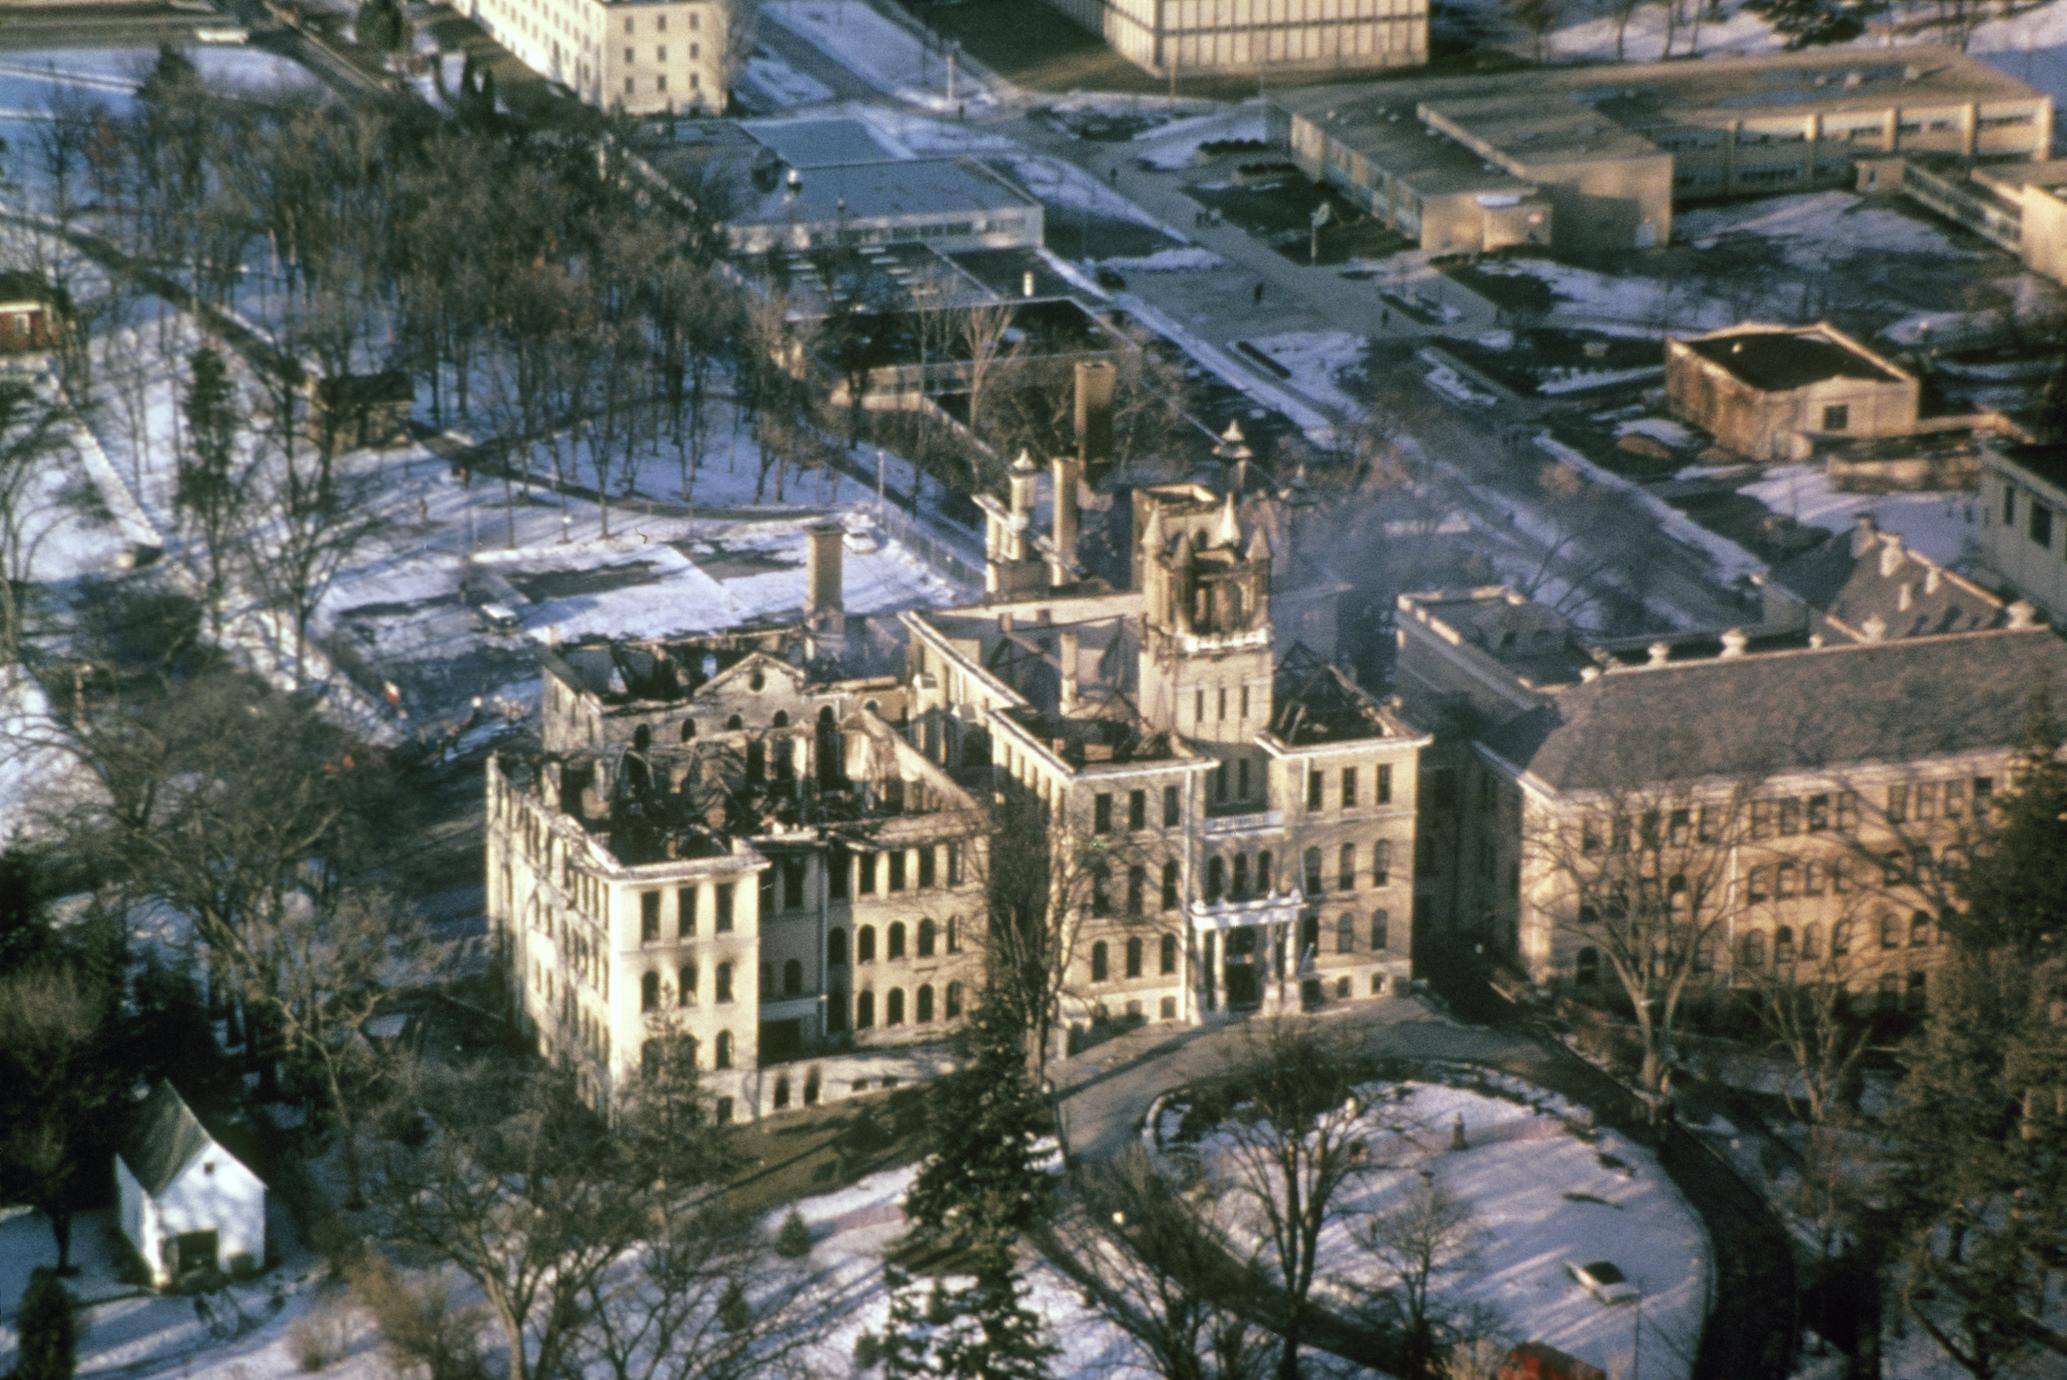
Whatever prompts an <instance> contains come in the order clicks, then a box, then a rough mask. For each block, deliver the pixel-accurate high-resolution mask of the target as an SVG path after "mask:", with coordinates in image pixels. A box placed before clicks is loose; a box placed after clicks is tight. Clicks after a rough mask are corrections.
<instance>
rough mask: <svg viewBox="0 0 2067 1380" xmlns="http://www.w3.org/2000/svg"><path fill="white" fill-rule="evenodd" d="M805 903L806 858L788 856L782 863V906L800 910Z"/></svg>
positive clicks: (786, 908) (785, 908) (787, 908)
mask: <svg viewBox="0 0 2067 1380" xmlns="http://www.w3.org/2000/svg"><path fill="white" fill-rule="evenodd" d="M803 905H804V860H803V859H802V858H788V859H785V860H784V861H783V864H782V908H783V909H784V910H800V909H802V908H803Z"/></svg>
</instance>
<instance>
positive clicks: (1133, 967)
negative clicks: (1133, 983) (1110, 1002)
mask: <svg viewBox="0 0 2067 1380" xmlns="http://www.w3.org/2000/svg"><path fill="white" fill-rule="evenodd" d="M1141 952H1142V943H1141V941H1140V940H1139V939H1129V940H1128V941H1127V976H1128V977H1130V978H1138V977H1140V976H1141Z"/></svg>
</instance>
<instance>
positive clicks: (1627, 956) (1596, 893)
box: [1522, 726, 1754, 1091]
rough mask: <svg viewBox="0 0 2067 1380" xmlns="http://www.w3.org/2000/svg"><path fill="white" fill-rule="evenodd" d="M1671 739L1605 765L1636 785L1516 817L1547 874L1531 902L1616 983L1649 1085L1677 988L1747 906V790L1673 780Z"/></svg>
mask: <svg viewBox="0 0 2067 1380" xmlns="http://www.w3.org/2000/svg"><path fill="white" fill-rule="evenodd" d="M1681 731H1682V732H1691V731H1694V730H1693V727H1692V726H1683V728H1682V730H1681ZM1669 738H1670V735H1667V738H1665V739H1661V740H1659V741H1656V742H1652V743H1645V744H1629V745H1627V746H1626V748H1625V749H1624V750H1623V756H1624V757H1625V759H1626V760H1625V761H1624V762H1623V763H1622V764H1620V768H1619V769H1618V770H1615V771H1612V772H1607V773H1603V774H1604V775H1605V776H1608V777H1610V778H1612V779H1619V780H1626V781H1629V782H1631V783H1633V784H1630V785H1627V786H1620V787H1616V788H1612V789H1605V790H1601V791H1599V792H1596V793H1594V794H1593V796H1592V797H1591V798H1589V799H1588V800H1586V801H1584V802H1575V803H1574V804H1573V805H1572V806H1571V807H1570V808H1567V809H1561V810H1550V809H1541V810H1536V811H1532V814H1533V816H1534V817H1533V818H1525V819H1524V821H1523V827H1522V848H1523V852H1524V854H1525V855H1532V856H1533V857H1534V858H1535V859H1536V866H1537V867H1538V868H1540V869H1541V871H1542V873H1543V874H1544V880H1543V889H1544V894H1542V895H1541V896H1539V898H1538V900H1537V904H1538V905H1541V906H1543V907H1544V908H1545V909H1546V910H1547V911H1548V913H1549V916H1550V919H1551V924H1552V928H1553V932H1554V935H1555V938H1556V940H1557V941H1558V942H1560V943H1564V944H1570V945H1573V946H1577V947H1581V948H1583V949H1584V950H1587V951H1590V952H1591V953H1593V954H1594V955H1596V958H1595V959H1594V960H1593V962H1595V963H1596V964H1599V965H1602V966H1604V967H1605V968H1606V969H1607V971H1608V972H1609V973H1610V974H1612V975H1613V977H1614V979H1615V981H1616V983H1617V984H1618V985H1619V986H1620V988H1621V992H1622V995H1623V996H1624V997H1625V998H1626V999H1627V1000H1628V1002H1629V1005H1630V1008H1631V1011H1632V1014H1633V1016H1634V1019H1635V1022H1636V1028H1637V1035H1638V1039H1639V1042H1640V1044H1641V1046H1642V1067H1641V1070H1640V1073H1639V1077H1640V1079H1641V1081H1642V1084H1643V1086H1644V1087H1645V1088H1647V1089H1650V1090H1652V1091H1658V1090H1661V1089H1662V1088H1663V1087H1664V1086H1665V1082H1666V1071H1667V1068H1668V1067H1669V1057H1670V1053H1671V1050H1672V1042H1673V1035H1674V1032H1675V1031H1676V1029H1677V1028H1678V1021H1679V1015H1680V1007H1681V1004H1682V1002H1683V1000H1684V998H1685V997H1686V995H1687V993H1688V991H1689V989H1690V988H1691V987H1692V986H1694V985H1695V984H1696V979H1697V978H1698V977H1700V976H1701V975H1703V974H1705V973H1706V972H1708V971H1709V970H1710V969H1711V968H1712V967H1713V965H1714V963H1715V960H1716V956H1717V949H1718V945H1719V944H1720V943H1721V942H1723V941H1724V940H1725V939H1726V938H1727V935H1728V933H1729V927H1730V925H1731V922H1732V921H1734V920H1735V919H1736V918H1737V917H1738V916H1739V915H1740V914H1742V913H1743V911H1744V908H1745V906H1746V905H1747V901H1746V898H1745V893H1744V891H1743V889H1742V888H1741V887H1740V886H1739V885H1738V884H1737V881H1736V876H1735V874H1736V867H1737V860H1738V856H1739V848H1740V847H1743V846H1746V835H1747V833H1748V831H1749V815H1750V809H1749V806H1750V801H1751V797H1752V794H1753V790H1754V785H1753V783H1751V782H1748V781H1739V782H1734V783H1724V784H1720V785H1717V786H1714V787H1712V788H1711V787H1704V786H1703V785H1701V784H1698V783H1693V782H1685V781H1675V780H1672V779H1671V775H1672V772H1671V770H1670V768H1669V767H1667V766H1666V765H1665V764H1667V763H1669V762H1671V761H1672V760H1673V753H1674V752H1675V751H1677V750H1678V749H1680V748H1683V747H1687V746H1688V745H1686V744H1675V743H1673V742H1671V741H1669ZM1684 760H1687V761H1694V760H1698V759H1696V758H1695V757H1693V756H1691V755H1687V756H1686V757H1685V759H1684ZM1582 962H1583V960H1582ZM1582 971H1583V970H1582Z"/></svg>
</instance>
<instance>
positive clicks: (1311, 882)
mask: <svg viewBox="0 0 2067 1380" xmlns="http://www.w3.org/2000/svg"><path fill="white" fill-rule="evenodd" d="M1305 863H1306V869H1305V870H1306V894H1307V895H1309V896H1318V895H1320V894H1321V888H1322V881H1321V850H1320V849H1318V848H1309V849H1307V850H1306V857H1305Z"/></svg>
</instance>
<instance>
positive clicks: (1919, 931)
mask: <svg viewBox="0 0 2067 1380" xmlns="http://www.w3.org/2000/svg"><path fill="white" fill-rule="evenodd" d="M1930 942H1931V914H1930V912H1929V911H1925V910H1920V911H1918V912H1917V913H1916V914H1914V915H1912V916H1910V917H1909V944H1910V947H1911V948H1919V949H1920V948H1922V947H1923V946H1924V945H1926V944H1928V943H1930Z"/></svg>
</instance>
